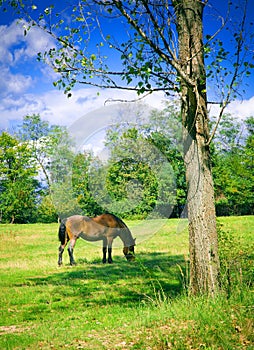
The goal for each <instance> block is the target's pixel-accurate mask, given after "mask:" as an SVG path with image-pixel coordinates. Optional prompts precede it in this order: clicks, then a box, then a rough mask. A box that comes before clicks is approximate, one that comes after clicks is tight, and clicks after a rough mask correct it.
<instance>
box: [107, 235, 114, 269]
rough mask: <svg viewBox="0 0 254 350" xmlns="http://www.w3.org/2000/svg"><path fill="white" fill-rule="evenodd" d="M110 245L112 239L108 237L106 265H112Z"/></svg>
mask: <svg viewBox="0 0 254 350" xmlns="http://www.w3.org/2000/svg"><path fill="white" fill-rule="evenodd" d="M112 243H113V238H112V237H109V238H108V263H109V264H112V262H113V260H112Z"/></svg>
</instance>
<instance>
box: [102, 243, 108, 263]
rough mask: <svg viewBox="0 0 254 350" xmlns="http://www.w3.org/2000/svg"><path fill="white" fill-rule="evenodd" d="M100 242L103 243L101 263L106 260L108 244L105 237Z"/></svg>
mask: <svg viewBox="0 0 254 350" xmlns="http://www.w3.org/2000/svg"><path fill="white" fill-rule="evenodd" d="M102 244H103V245H102V254H103V257H102V262H103V264H106V262H107V245H108V242H107V239H106V238H104V239H103V242H102Z"/></svg>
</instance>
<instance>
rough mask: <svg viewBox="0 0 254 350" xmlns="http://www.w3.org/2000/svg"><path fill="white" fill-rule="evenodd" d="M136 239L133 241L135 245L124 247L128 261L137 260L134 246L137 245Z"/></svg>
mask: <svg viewBox="0 0 254 350" xmlns="http://www.w3.org/2000/svg"><path fill="white" fill-rule="evenodd" d="M135 245H136V244H135V239H134V242H133V245H131V246H129V247H124V248H123V253H124V255H125V257H126V259H127V260H128V261H134V260H135V253H134V247H135Z"/></svg>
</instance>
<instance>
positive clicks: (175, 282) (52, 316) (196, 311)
mask: <svg viewBox="0 0 254 350" xmlns="http://www.w3.org/2000/svg"><path fill="white" fill-rule="evenodd" d="M219 222H220V223H221V224H222V227H221V229H220V232H221V233H220V237H221V238H220V239H221V247H222V248H221V254H222V267H223V269H222V281H223V291H222V292H221V294H220V295H219V296H218V297H216V298H214V299H209V298H207V297H204V296H202V297H195V298H194V297H190V296H188V290H187V281H188V234H187V228H186V225H183V227H185V228H184V230H182V231H181V232H178V233H177V227H179V221H178V220H174V219H172V220H168V221H166V222H165V225H164V226H162V227H161V228H160V230H159V231H158V232H157V233H156V234H155V235H153V236H152V237H151V238H150V239H147V240H145V241H143V242H142V243H140V244H139V242H138V241H137V246H136V257H137V259H136V261H135V262H132V263H128V262H127V261H126V260H125V259H124V258H123V254H122V248H121V247H115V249H113V259H114V264H112V265H108V264H106V265H103V264H102V263H101V258H102V253H101V247H100V246H98V245H92V244H90V243H88V242H85V241H83V240H79V241H78V242H77V245H76V247H75V251H74V255H75V258H76V261H77V265H76V266H74V267H70V266H69V265H68V254H67V251H65V252H64V265H63V266H62V267H60V268H59V267H58V266H57V255H58V246H59V242H58V240H57V230H58V225H57V224H50V225H49V224H48V225H47V224H33V225H4V224H2V225H0V238H1V245H0V268H1V275H0V277H1V281H0V283H1V285H0V300H1V316H0V349H36V350H37V349H93V350H94V349H121V350H125V349H126V350H127V349H141V350H150V349H227V350H228V349H253V348H254V338H253V334H254V329H253V314H254V310H253V304H254V303H253V296H254V295H253V260H254V258H253V251H254V249H253V248H254V245H253V227H254V217H253V216H246V217H228V218H219ZM126 223H127V224H128V225H129V227H130V228H131V227H132V225H133V222H131V221H130V222H126Z"/></svg>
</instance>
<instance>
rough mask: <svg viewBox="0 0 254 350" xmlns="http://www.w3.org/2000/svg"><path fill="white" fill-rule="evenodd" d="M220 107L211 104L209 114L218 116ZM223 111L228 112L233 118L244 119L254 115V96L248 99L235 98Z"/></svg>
mask: <svg viewBox="0 0 254 350" xmlns="http://www.w3.org/2000/svg"><path fill="white" fill-rule="evenodd" d="M219 112H220V107H219V106H218V105H212V106H211V108H210V115H211V116H215V117H216V116H218V115H219ZM225 113H229V114H231V115H232V116H234V117H235V118H238V119H246V118H248V117H250V116H254V96H252V97H251V98H250V99H248V100H235V101H233V102H231V103H230V104H229V105H228V106H227V108H226V109H225Z"/></svg>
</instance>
